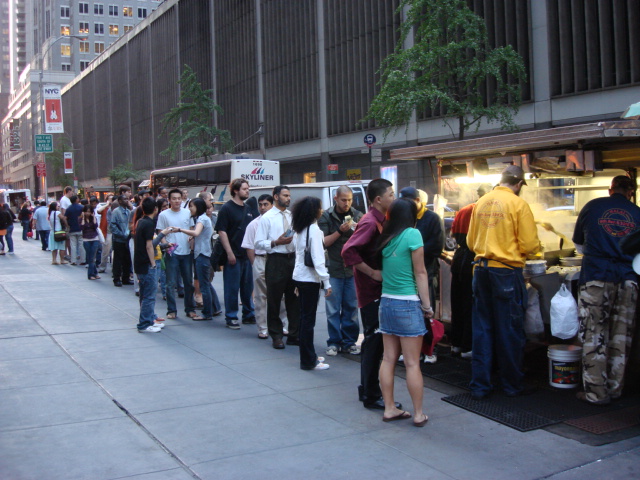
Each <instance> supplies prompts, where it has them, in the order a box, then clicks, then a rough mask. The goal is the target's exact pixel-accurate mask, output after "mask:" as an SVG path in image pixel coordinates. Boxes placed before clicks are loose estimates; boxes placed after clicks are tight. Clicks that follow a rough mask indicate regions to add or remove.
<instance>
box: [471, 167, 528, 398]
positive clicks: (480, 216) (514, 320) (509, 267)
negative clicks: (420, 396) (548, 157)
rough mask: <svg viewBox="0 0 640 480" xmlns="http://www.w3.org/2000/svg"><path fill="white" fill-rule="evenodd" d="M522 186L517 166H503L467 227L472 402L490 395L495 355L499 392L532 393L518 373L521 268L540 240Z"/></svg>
mask: <svg viewBox="0 0 640 480" xmlns="http://www.w3.org/2000/svg"><path fill="white" fill-rule="evenodd" d="M526 184H527V182H526V181H525V179H524V171H523V170H522V168H520V167H518V166H516V165H510V166H508V167H507V168H506V169H505V170H504V171H503V172H502V178H501V179H500V185H499V186H498V187H496V188H495V189H494V190H493V191H491V192H490V193H488V194H486V195H485V196H484V197H482V198H481V199H480V200H478V203H477V204H476V207H475V209H474V210H473V215H472V217H471V223H470V225H469V233H468V235H467V244H468V245H469V249H470V250H472V251H473V252H475V253H476V257H475V269H474V274H473V297H474V299H473V301H474V308H473V358H472V378H471V385H470V387H471V395H472V396H473V397H474V398H475V399H483V398H485V397H487V396H488V395H489V393H491V390H492V385H491V369H492V360H493V358H494V351H495V357H496V359H497V361H498V367H499V370H500V382H501V387H502V389H503V390H504V392H505V393H506V394H507V395H508V396H511V397H514V396H518V395H523V394H526V393H530V391H531V390H530V389H528V388H525V386H524V383H523V378H524V374H523V373H522V358H523V352H524V345H525V341H526V338H525V333H524V315H525V310H526V308H527V290H526V287H525V284H524V277H523V275H522V268H523V267H524V264H525V261H526V259H527V257H530V256H533V255H535V254H536V253H537V252H538V251H540V241H539V240H538V234H537V229H536V224H535V222H534V220H533V213H532V212H531V209H530V208H529V204H528V203H527V202H525V201H524V200H523V199H521V198H520V197H519V195H520V190H521V189H522V187H523V186H524V185H526Z"/></svg>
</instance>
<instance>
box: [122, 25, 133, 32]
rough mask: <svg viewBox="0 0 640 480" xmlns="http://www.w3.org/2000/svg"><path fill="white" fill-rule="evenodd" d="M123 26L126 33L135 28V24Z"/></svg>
mask: <svg viewBox="0 0 640 480" xmlns="http://www.w3.org/2000/svg"><path fill="white" fill-rule="evenodd" d="M123 28H124V33H128V32H130V31H131V30H133V25H125V26H124V27H123Z"/></svg>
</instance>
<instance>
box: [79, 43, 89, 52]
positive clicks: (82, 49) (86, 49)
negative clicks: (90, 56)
mask: <svg viewBox="0 0 640 480" xmlns="http://www.w3.org/2000/svg"><path fill="white" fill-rule="evenodd" d="M80 53H89V42H80Z"/></svg>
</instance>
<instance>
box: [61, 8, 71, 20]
mask: <svg viewBox="0 0 640 480" xmlns="http://www.w3.org/2000/svg"><path fill="white" fill-rule="evenodd" d="M60 18H69V7H60Z"/></svg>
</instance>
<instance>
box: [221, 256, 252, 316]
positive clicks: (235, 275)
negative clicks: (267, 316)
mask: <svg viewBox="0 0 640 480" xmlns="http://www.w3.org/2000/svg"><path fill="white" fill-rule="evenodd" d="M222 278H223V280H224V317H225V320H226V321H227V322H229V321H231V320H238V291H239V292H240V298H241V299H242V320H250V319H252V318H255V312H254V308H253V298H251V294H252V293H253V271H252V269H251V262H250V261H249V259H248V258H246V257H244V258H238V257H236V264H235V265H229V263H226V264H225V266H224V270H223V271H222Z"/></svg>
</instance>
